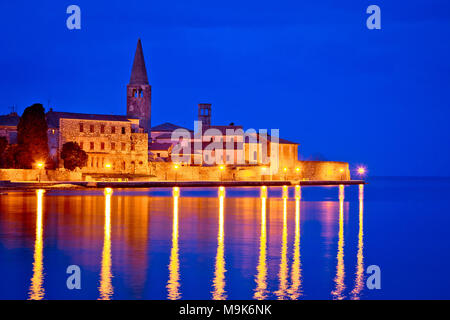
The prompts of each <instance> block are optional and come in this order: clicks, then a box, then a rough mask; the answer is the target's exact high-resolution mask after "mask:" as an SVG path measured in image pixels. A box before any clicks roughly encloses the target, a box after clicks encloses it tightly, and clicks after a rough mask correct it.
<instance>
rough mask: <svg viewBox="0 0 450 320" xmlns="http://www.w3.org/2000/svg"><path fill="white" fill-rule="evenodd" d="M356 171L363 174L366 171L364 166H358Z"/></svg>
mask: <svg viewBox="0 0 450 320" xmlns="http://www.w3.org/2000/svg"><path fill="white" fill-rule="evenodd" d="M358 173H359V174H360V175H363V174H365V173H366V168H363V167H359V168H358Z"/></svg>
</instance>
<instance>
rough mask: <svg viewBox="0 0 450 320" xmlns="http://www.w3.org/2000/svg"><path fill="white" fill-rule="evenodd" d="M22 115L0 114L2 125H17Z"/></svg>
mask: <svg viewBox="0 0 450 320" xmlns="http://www.w3.org/2000/svg"><path fill="white" fill-rule="evenodd" d="M19 120H20V117H19V116H18V115H17V113H10V114H8V115H4V116H0V126H8V127H17V125H18V124H19Z"/></svg>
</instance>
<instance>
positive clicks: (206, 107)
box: [198, 103, 211, 126]
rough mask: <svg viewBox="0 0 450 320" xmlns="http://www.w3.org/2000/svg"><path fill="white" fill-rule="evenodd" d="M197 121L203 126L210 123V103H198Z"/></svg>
mask: <svg viewBox="0 0 450 320" xmlns="http://www.w3.org/2000/svg"><path fill="white" fill-rule="evenodd" d="M198 121H201V122H202V124H203V125H204V126H210V125H211V104H210V103H199V104H198Z"/></svg>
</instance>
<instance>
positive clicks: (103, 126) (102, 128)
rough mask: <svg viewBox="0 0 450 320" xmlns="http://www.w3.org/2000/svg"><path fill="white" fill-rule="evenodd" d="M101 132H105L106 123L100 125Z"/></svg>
mask: <svg viewBox="0 0 450 320" xmlns="http://www.w3.org/2000/svg"><path fill="white" fill-rule="evenodd" d="M100 133H105V125H104V124H102V125H101V126H100Z"/></svg>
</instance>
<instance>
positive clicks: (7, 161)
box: [1, 144, 19, 168]
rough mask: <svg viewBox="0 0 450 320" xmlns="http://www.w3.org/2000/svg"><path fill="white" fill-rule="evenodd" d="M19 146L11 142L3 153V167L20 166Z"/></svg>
mask: <svg viewBox="0 0 450 320" xmlns="http://www.w3.org/2000/svg"><path fill="white" fill-rule="evenodd" d="M18 154H19V146H18V145H17V144H10V145H9V146H8V147H7V148H6V150H5V151H4V153H3V156H2V163H1V164H2V167H3V168H19V162H18V160H17V159H18Z"/></svg>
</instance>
